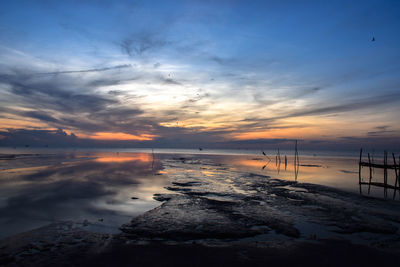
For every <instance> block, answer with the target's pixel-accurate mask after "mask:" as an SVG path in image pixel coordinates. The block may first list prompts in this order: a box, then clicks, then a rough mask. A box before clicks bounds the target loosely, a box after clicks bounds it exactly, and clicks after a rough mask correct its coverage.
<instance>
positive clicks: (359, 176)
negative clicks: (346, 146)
mask: <svg viewBox="0 0 400 267" xmlns="http://www.w3.org/2000/svg"><path fill="white" fill-rule="evenodd" d="M361 159H362V148H361V149H360V161H359V162H358V182H359V184H361V168H362V167H361ZM360 191H361V188H360Z"/></svg>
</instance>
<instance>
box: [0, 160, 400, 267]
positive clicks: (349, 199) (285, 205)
mask: <svg viewBox="0 0 400 267" xmlns="http://www.w3.org/2000/svg"><path fill="white" fill-rule="evenodd" d="M162 163H163V166H164V168H165V171H166V172H167V173H168V176H170V178H171V179H172V183H171V185H170V186H169V187H168V188H167V189H169V191H171V193H168V194H158V195H155V196H154V197H155V199H156V200H158V201H161V202H162V204H161V205H160V206H159V207H156V208H155V209H152V210H150V211H148V212H146V213H144V214H142V215H139V216H137V217H135V218H133V219H132V221H131V222H130V223H128V224H125V225H123V226H122V227H121V230H122V233H121V234H116V235H111V234H100V233H95V232H92V231H89V230H88V229H89V226H88V225H87V224H86V225H85V224H84V223H76V222H59V223H54V224H51V225H49V226H45V227H42V228H40V229H36V230H33V231H29V232H25V233H21V234H18V235H16V236H12V237H10V238H7V239H4V240H1V241H0V264H5V265H8V266H54V265H55V264H57V265H61V266H63V265H64V266H69V265H75V266H76V265H81V266H87V265H100V266H109V265H113V263H118V264H120V265H130V264H135V266H136V265H137V266H155V265H157V266H160V265H161V266H173V265H174V266H176V265H178V266H184V265H185V266H187V265H189V266H204V265H211V266H217V265H233V266H236V265H237V266H244V265H249V264H252V265H263V264H264V265H265V264H266V263H269V264H272V265H289V264H307V265H311V266H321V265H325V266H327V265H328V266H335V265H338V264H341V265H346V266H347V265H348V266H350V265H353V266H354V264H356V265H358V264H361V263H362V264H363V265H366V266H373V265H376V264H382V263H387V264H389V263H392V262H396V260H395V259H396V257H398V256H399V255H400V232H399V228H400V227H399V226H400V204H399V203H398V202H396V201H390V200H386V201H385V200H379V199H372V198H365V197H363V196H359V195H357V194H353V193H348V192H343V191H340V190H336V189H332V188H329V187H324V186H320V185H313V184H303V183H296V182H291V181H284V180H278V179H272V178H270V177H268V176H263V175H259V174H253V173H248V172H243V171H239V170H232V169H229V168H228V167H227V166H223V165H221V164H215V163H214V162H212V161H210V160H205V159H200V158H195V157H191V158H179V159H165V160H163V162H162ZM288 255H290V257H289V256H288ZM349 257H350V258H349Z"/></svg>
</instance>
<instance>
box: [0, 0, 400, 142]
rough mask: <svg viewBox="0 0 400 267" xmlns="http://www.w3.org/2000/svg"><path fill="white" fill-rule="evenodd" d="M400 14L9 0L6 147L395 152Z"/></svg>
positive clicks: (346, 6) (2, 10)
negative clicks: (294, 148) (364, 149)
mask: <svg viewBox="0 0 400 267" xmlns="http://www.w3.org/2000/svg"><path fill="white" fill-rule="evenodd" d="M399 13H400V2H399V1H388V0H376V1H373V0H365V1H290V0H289V1H278V0H272V1H234V0H231V1H223V0H221V1H207V0H204V1H200V0H198V1H194V0H193V1H189V0H187V1H184V0H182V1H101V0H99V1H94V0H93V1H77V0H76V1H74V0H71V1H49V0H46V1H44V0H43V1H39V0H37V1H20V0H15V1H1V2H0V145H2V146H19V145H26V144H29V145H30V146H35V145H37V146H108V147H110V146H124V147H171V148H174V147H177V148H182V147H183V148H184V147H189V148H197V147H207V148H268V147H285V146H286V147H288V146H290V147H291V146H293V142H294V140H299V142H300V143H301V144H302V145H303V147H304V148H310V149H347V148H351V149H355V148H357V149H358V148H359V147H361V146H368V147H372V148H377V149H380V148H386V149H397V150H399V149H400V118H399V114H400V107H399V104H400V16H398V14H399ZM373 38H374V41H373Z"/></svg>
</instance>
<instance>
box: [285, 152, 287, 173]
mask: <svg viewBox="0 0 400 267" xmlns="http://www.w3.org/2000/svg"><path fill="white" fill-rule="evenodd" d="M286 169H287V156H286V155H285V171H286Z"/></svg>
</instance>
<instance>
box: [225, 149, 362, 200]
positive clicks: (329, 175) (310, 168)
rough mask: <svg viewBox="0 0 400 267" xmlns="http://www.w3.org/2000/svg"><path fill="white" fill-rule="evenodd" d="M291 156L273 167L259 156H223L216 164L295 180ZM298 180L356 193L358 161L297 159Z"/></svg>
mask: <svg viewBox="0 0 400 267" xmlns="http://www.w3.org/2000/svg"><path fill="white" fill-rule="evenodd" d="M294 159H295V158H294V156H287V160H283V161H281V164H279V161H278V164H276V162H275V160H273V161H269V160H268V159H267V158H265V157H262V156H255V157H249V156H225V157H220V159H219V161H220V162H221V163H224V164H229V165H231V166H233V167H234V168H236V169H238V170H244V171H249V172H254V173H259V174H263V175H268V176H271V177H272V178H278V179H284V180H290V181H295V180H296V175H295V172H296V169H297V168H295V166H296V165H295V163H294ZM297 170H298V177H297V181H298V182H302V183H314V184H321V185H326V186H331V187H335V188H339V189H344V190H347V191H352V192H358V191H359V187H358V161H357V159H356V158H350V157H346V158H344V157H319V158H318V157H314V156H302V157H300V164H299V165H298V169H297Z"/></svg>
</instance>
